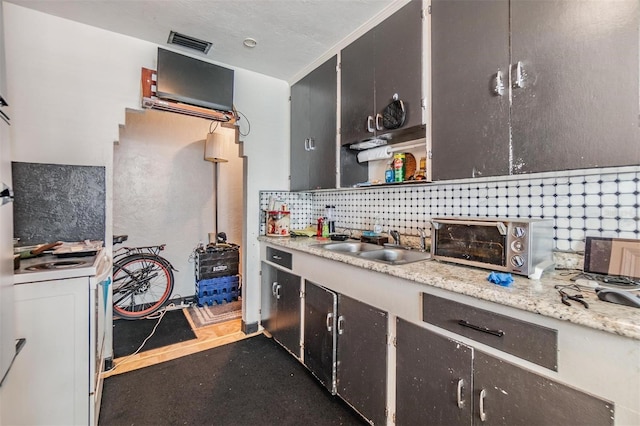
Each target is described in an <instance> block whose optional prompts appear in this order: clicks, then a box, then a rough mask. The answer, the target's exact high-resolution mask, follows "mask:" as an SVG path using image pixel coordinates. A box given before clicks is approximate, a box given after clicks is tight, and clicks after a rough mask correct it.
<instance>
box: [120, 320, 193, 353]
mask: <svg viewBox="0 0 640 426" xmlns="http://www.w3.org/2000/svg"><path fill="white" fill-rule="evenodd" d="M157 322H158V319H138V320H123V319H118V320H115V321H113V355H114V357H115V358H120V357H123V356H127V355H131V354H132V353H134V352H135V351H136V349H138V347H140V345H141V344H142V342H143V341H144V339H146V338H147V336H149V335H150V334H151V332H152V331H153V327H155V325H156V323H157ZM195 338H196V335H195V333H194V332H193V330H191V325H190V324H189V321H188V320H187V317H186V316H185V314H184V312H183V310H182V309H179V310H174V311H167V313H166V314H165V315H164V318H162V321H160V325H158V328H157V329H156V332H155V333H154V334H153V336H151V338H150V339H149V340H148V341H147V343H145V345H144V347H143V348H142V349H141V351H140V352H144V351H148V350H151V349H157V348H161V347H163V346H168V345H172V344H174V343H180V342H184V341H187V340H191V339H195Z"/></svg>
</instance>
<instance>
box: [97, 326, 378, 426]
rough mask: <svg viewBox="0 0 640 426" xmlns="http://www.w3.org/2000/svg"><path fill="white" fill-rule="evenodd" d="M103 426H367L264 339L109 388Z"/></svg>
mask: <svg viewBox="0 0 640 426" xmlns="http://www.w3.org/2000/svg"><path fill="white" fill-rule="evenodd" d="M98 424H99V425H104V426H109V425H225V426H234V425H242V426H252V425H259V426H264V425H279V426H299V425H314V426H319V425H327V426H331V425H336V426H337V425H362V424H366V423H365V422H364V421H363V420H362V419H361V418H360V417H359V416H358V415H357V414H355V412H354V411H353V410H352V409H351V408H350V407H348V406H347V404H346V403H344V402H343V401H342V400H341V399H340V398H339V397H336V396H332V395H331V394H330V393H329V392H328V391H327V390H326V389H325V388H324V387H322V386H321V385H320V384H319V382H318V381H317V380H316V379H315V378H314V377H313V376H312V375H311V373H309V372H308V371H307V369H306V368H305V367H304V366H303V365H302V364H301V363H300V362H298V361H297V360H296V359H295V358H293V357H292V356H291V355H290V354H289V353H288V352H287V351H286V350H284V349H283V348H282V347H281V346H280V345H278V344H277V343H275V342H274V341H273V340H272V339H268V338H267V337H265V336H264V335H258V336H255V337H250V338H248V339H245V340H241V341H238V342H235V343H231V344H228V345H224V346H220V347H218V348H214V349H209V350H207V351H203V352H199V353H196V354H193V355H189V356H184V357H181V358H177V359H174V360H171V361H167V362H164V363H161V364H156V365H152V366H149V367H145V368H141V369H139V370H135V371H130V372H128V373H124V374H119V375H117V376H111V377H109V378H107V379H105V381H104V389H103V393H102V406H101V409H100V419H99V423H98Z"/></svg>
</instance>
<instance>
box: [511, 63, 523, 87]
mask: <svg viewBox="0 0 640 426" xmlns="http://www.w3.org/2000/svg"><path fill="white" fill-rule="evenodd" d="M513 68H514V72H513V74H514V79H513V84H512V86H513V87H514V88H516V89H522V88H523V87H524V69H523V67H522V61H518V63H517V64H515V65H514V67H513Z"/></svg>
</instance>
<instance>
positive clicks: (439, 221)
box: [431, 219, 507, 235]
mask: <svg viewBox="0 0 640 426" xmlns="http://www.w3.org/2000/svg"><path fill="white" fill-rule="evenodd" d="M431 223H432V224H433V227H434V228H436V229H440V224H447V223H449V224H454V225H468V226H471V225H479V226H495V227H496V228H498V231H500V235H507V225H505V224H504V222H483V221H478V220H457V219H437V220H432V221H431Z"/></svg>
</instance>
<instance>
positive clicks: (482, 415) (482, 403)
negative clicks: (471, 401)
mask: <svg viewBox="0 0 640 426" xmlns="http://www.w3.org/2000/svg"><path fill="white" fill-rule="evenodd" d="M485 396H487V392H486V391H485V390H484V389H482V390H481V391H480V421H482V422H484V421H485V420H487V413H485V412H484V397H485Z"/></svg>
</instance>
